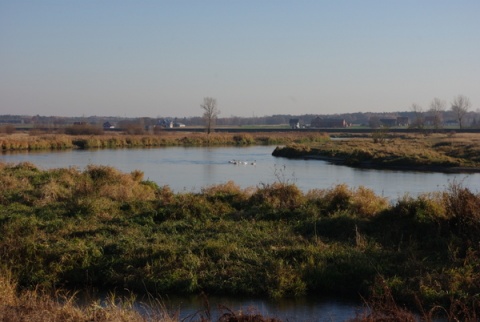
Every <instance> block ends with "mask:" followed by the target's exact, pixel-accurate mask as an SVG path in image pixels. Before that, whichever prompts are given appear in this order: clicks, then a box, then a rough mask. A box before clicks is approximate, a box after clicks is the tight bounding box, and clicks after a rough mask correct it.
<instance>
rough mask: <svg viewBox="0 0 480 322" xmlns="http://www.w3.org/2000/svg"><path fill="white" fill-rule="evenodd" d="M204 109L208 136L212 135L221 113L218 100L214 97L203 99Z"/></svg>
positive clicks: (202, 106) (202, 105)
mask: <svg viewBox="0 0 480 322" xmlns="http://www.w3.org/2000/svg"><path fill="white" fill-rule="evenodd" d="M200 107H201V108H202V109H203V120H204V122H205V129H206V130H207V134H210V133H211V132H212V131H213V129H214V127H215V122H216V120H217V117H218V115H219V114H220V111H219V109H218V107H217V100H216V99H214V98H213V97H205V98H204V99H203V104H201V105H200Z"/></svg>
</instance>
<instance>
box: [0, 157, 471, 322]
mask: <svg viewBox="0 0 480 322" xmlns="http://www.w3.org/2000/svg"><path fill="white" fill-rule="evenodd" d="M479 223H480V195H479V194H478V193H477V192H472V191H470V190H468V189H466V188H463V187H462V186H461V184H459V183H452V184H451V185H450V187H449V188H448V189H447V190H446V191H444V192H440V193H425V194H424V195H421V196H418V197H415V198H413V197H409V196H408V195H406V196H404V197H403V198H400V199H399V200H398V201H396V202H395V203H394V204H391V203H390V202H388V201H387V200H386V199H385V198H383V197H379V196H377V195H375V194H374V193H373V192H372V191H370V190H368V189H366V188H362V187H359V188H355V189H352V188H349V187H348V186H345V185H338V186H335V187H332V188H330V189H324V190H311V191H309V192H307V193H304V192H302V191H301V190H299V189H298V188H297V187H296V186H295V184H292V183H289V182H282V180H279V182H276V183H273V184H265V185H261V186H259V187H258V188H255V189H253V188H249V189H241V188H239V187H238V186H237V185H235V183H233V182H229V183H226V184H222V185H216V186H209V187H204V188H203V189H202V190H201V191H200V192H198V193H193V192H182V193H173V192H172V191H171V190H170V189H169V187H168V186H162V187H160V186H158V185H157V184H155V183H153V182H150V181H145V180H144V179H143V173H142V172H141V171H133V172H132V173H121V172H119V171H118V170H116V169H114V168H111V167H106V166H95V165H90V166H88V167H87V168H86V169H84V170H79V169H76V168H68V169H67V168H63V169H51V170H42V169H39V168H37V167H36V166H35V165H33V164H30V163H21V164H1V165H0V258H1V262H0V265H1V266H0V272H1V275H2V283H4V284H5V285H10V288H14V289H15V292H14V293H8V294H7V292H6V291H4V292H3V293H1V294H2V295H1V296H4V297H9V298H11V297H12V296H17V297H16V299H17V300H14V302H13V303H14V304H11V305H10V304H8V305H10V306H8V308H9V309H12V310H22V307H21V306H15V303H21V301H20V299H22V298H24V297H28V296H31V294H32V293H28V292H35V291H37V292H38V290H42V292H43V291H44V292H45V294H49V292H55V290H59V289H64V290H80V289H85V288H95V289H98V290H101V289H104V290H113V289H120V290H122V289H128V290H130V291H131V292H134V293H149V294H154V295H158V294H199V293H201V292H205V293H206V294H217V295H218V294H225V295H251V296H268V297H271V298H285V297H297V296H304V295H321V296H329V297H336V296H341V297H344V298H345V297H352V298H357V299H358V297H359V296H362V297H363V298H366V299H370V300H369V301H370V303H372V308H374V313H372V314H380V315H379V316H384V315H388V314H396V315H397V316H400V315H401V314H407V313H405V311H404V306H405V307H409V308H410V309H412V310H416V311H417V312H420V313H419V314H420V315H421V316H423V317H425V319H429V318H431V317H433V316H434V315H435V314H443V315H444V316H447V318H449V319H451V320H454V319H460V320H474V319H476V318H477V317H478V314H479V307H480V306H479V305H480V298H479V296H478V294H480V274H479V272H480V253H479V248H478V245H479V243H480V224H479ZM12 285H13V286H12ZM2 289H4V288H2ZM5 289H6V288H5ZM22 290H23V291H22ZM32 290H33V291H32ZM12 294H13V295H12ZM29 294H30V295H29ZM37 294H38V293H37ZM15 301H17V302H15ZM32 301H33V300H32ZM42 301H43V300H42ZM45 301H46V300H45ZM3 303H7V302H5V301H4V302H3ZM32 303H36V302H32ZM392 308H393V311H392ZM4 312H5V310H4ZM392 312H394V313H392ZM84 314H87V313H84ZM102 314H103V313H102ZM105 314H106V313H105ZM372 314H369V315H365V316H364V317H363V321H369V319H370V320H374V317H375V316H374V315H372ZM408 314H410V313H408ZM232 321H235V320H232Z"/></svg>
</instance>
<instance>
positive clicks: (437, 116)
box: [428, 97, 446, 130]
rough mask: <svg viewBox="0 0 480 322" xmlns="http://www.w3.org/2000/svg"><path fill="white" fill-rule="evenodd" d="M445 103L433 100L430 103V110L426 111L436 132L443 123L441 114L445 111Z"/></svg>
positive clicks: (436, 99)
mask: <svg viewBox="0 0 480 322" xmlns="http://www.w3.org/2000/svg"><path fill="white" fill-rule="evenodd" d="M445 106H446V103H445V101H443V100H441V99H439V98H436V97H435V98H434V99H433V101H432V103H430V109H429V110H428V111H429V113H430V116H431V117H432V123H433V127H434V128H435V129H436V130H438V129H440V128H441V127H442V123H443V112H444V111H445Z"/></svg>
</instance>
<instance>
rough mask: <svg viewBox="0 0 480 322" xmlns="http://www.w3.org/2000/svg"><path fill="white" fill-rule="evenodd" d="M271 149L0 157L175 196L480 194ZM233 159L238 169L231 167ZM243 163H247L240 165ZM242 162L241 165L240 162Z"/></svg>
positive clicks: (461, 178)
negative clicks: (236, 190) (133, 180)
mask: <svg viewBox="0 0 480 322" xmlns="http://www.w3.org/2000/svg"><path fill="white" fill-rule="evenodd" d="M274 148H275V146H250V147H207V148H205V147H201V148H199V147H166V148H152V149H113V150H112V149H102V150H67V151H54V152H53V151H48V152H11V153H3V154H2V155H1V158H0V160H2V161H3V162H9V163H18V162H25V161H28V162H32V163H34V164H36V165H37V166H39V167H41V168H45V169H47V168H59V167H71V166H73V167H78V168H80V169H83V168H85V167H86V166H87V165H89V164H100V165H109V166H113V167H115V168H118V169H120V170H121V171H124V172H131V171H133V170H141V171H143V172H144V174H145V179H148V180H152V181H155V182H156V183H158V184H159V185H161V186H163V185H168V186H170V188H172V189H173V190H174V191H175V192H182V191H187V192H189V191H194V192H195V191H200V190H201V188H202V187H205V186H209V185H214V184H221V183H225V182H227V181H230V180H231V181H234V182H235V183H236V184H238V185H239V186H240V187H242V188H247V187H257V186H261V185H263V184H270V183H273V182H289V183H295V184H296V185H297V186H298V187H299V188H300V189H302V190H303V191H305V192H306V191H308V190H311V189H325V188H331V187H333V186H335V185H337V184H342V183H345V184H347V185H348V186H350V187H359V186H364V187H367V188H370V189H372V190H373V191H375V193H376V194H378V195H381V196H385V197H388V198H390V199H392V200H395V199H398V198H399V197H401V196H404V195H405V194H408V195H410V196H417V195H419V194H421V193H425V192H433V191H443V190H446V189H448V186H449V185H450V184H451V183H459V184H461V185H463V186H465V187H468V188H469V189H470V190H471V191H472V192H474V193H477V192H479V191H480V173H475V174H446V173H433V172H415V171H392V170H369V169H354V168H350V167H347V166H337V165H332V164H330V163H328V162H325V161H319V160H291V159H285V158H276V157H273V156H272V155H271V153H272V151H273V150H274ZM232 160H237V161H242V164H233V163H230V162H231V161H232ZM243 162H246V164H243ZM238 163H240V162H238Z"/></svg>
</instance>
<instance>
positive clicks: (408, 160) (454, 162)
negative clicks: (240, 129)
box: [272, 134, 480, 173]
mask: <svg viewBox="0 0 480 322" xmlns="http://www.w3.org/2000/svg"><path fill="white" fill-rule="evenodd" d="M272 155H274V156H277V157H286V158H303V159H318V160H324V161H328V162H331V163H333V164H337V165H346V166H351V167H357V168H368V169H388V170H402V171H403V170H408V171H431V172H446V173H476V172H480V136H479V135H478V134H458V135H452V134H435V135H433V134H432V135H429V136H419V135H408V136H405V135H404V136H402V137H390V138H387V137H386V138H384V139H382V140H378V139H375V138H371V137H370V138H355V139H348V140H330V141H325V142H322V143H320V144H316V143H307V144H289V145H286V146H283V147H277V148H276V149H275V150H274V151H273V153H272Z"/></svg>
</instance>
